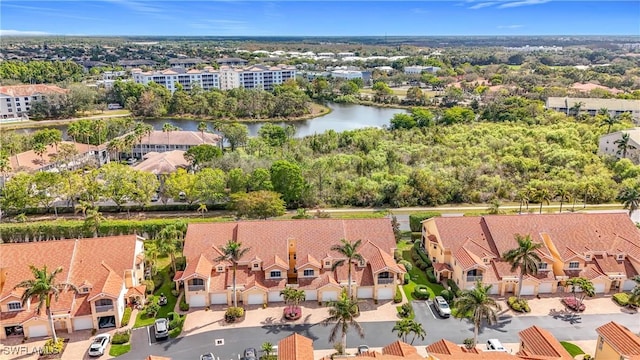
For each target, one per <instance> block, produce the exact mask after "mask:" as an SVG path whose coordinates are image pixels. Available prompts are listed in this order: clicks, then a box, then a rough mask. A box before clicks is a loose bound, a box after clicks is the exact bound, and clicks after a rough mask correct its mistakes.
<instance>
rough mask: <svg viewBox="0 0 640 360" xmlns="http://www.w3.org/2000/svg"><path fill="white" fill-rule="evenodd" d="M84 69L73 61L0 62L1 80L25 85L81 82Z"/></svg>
mask: <svg viewBox="0 0 640 360" xmlns="http://www.w3.org/2000/svg"><path fill="white" fill-rule="evenodd" d="M84 76H85V74H84V67H83V66H82V65H78V64H76V63H74V62H73V61H36V60H33V61H28V62H24V61H19V60H8V61H2V62H0V80H14V81H19V82H22V83H25V84H51V83H58V82H62V81H68V82H80V81H82V79H83V78H84Z"/></svg>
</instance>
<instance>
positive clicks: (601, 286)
mask: <svg viewBox="0 0 640 360" xmlns="http://www.w3.org/2000/svg"><path fill="white" fill-rule="evenodd" d="M593 288H594V289H595V290H596V294H602V293H603V292H604V284H593Z"/></svg>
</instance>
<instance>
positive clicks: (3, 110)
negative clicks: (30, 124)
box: [0, 85, 67, 119]
mask: <svg viewBox="0 0 640 360" xmlns="http://www.w3.org/2000/svg"><path fill="white" fill-rule="evenodd" d="M66 92H67V90H65V89H62V88H59V87H57V86H53V85H14V86H0V119H19V118H28V116H29V110H31V105H32V104H33V102H34V101H39V100H43V99H44V98H45V97H47V95H51V94H65V93H66Z"/></svg>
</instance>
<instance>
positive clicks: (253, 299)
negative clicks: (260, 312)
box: [247, 294, 264, 305]
mask: <svg viewBox="0 0 640 360" xmlns="http://www.w3.org/2000/svg"><path fill="white" fill-rule="evenodd" d="M263 300H264V297H263V296H262V294H251V295H249V297H248V298H247V304H248V305H260V304H262V301H263Z"/></svg>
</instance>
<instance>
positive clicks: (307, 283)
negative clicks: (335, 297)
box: [298, 271, 373, 290]
mask: <svg viewBox="0 0 640 360" xmlns="http://www.w3.org/2000/svg"><path fill="white" fill-rule="evenodd" d="M335 276H336V275H335V274H334V273H333V272H332V271H323V272H321V274H320V276H318V277H315V278H311V279H309V278H303V279H299V280H298V289H304V290H315V289H319V288H321V287H323V286H327V285H330V286H333V287H336V288H339V284H338V282H337V281H336V279H335ZM371 281H372V282H373V279H371Z"/></svg>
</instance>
